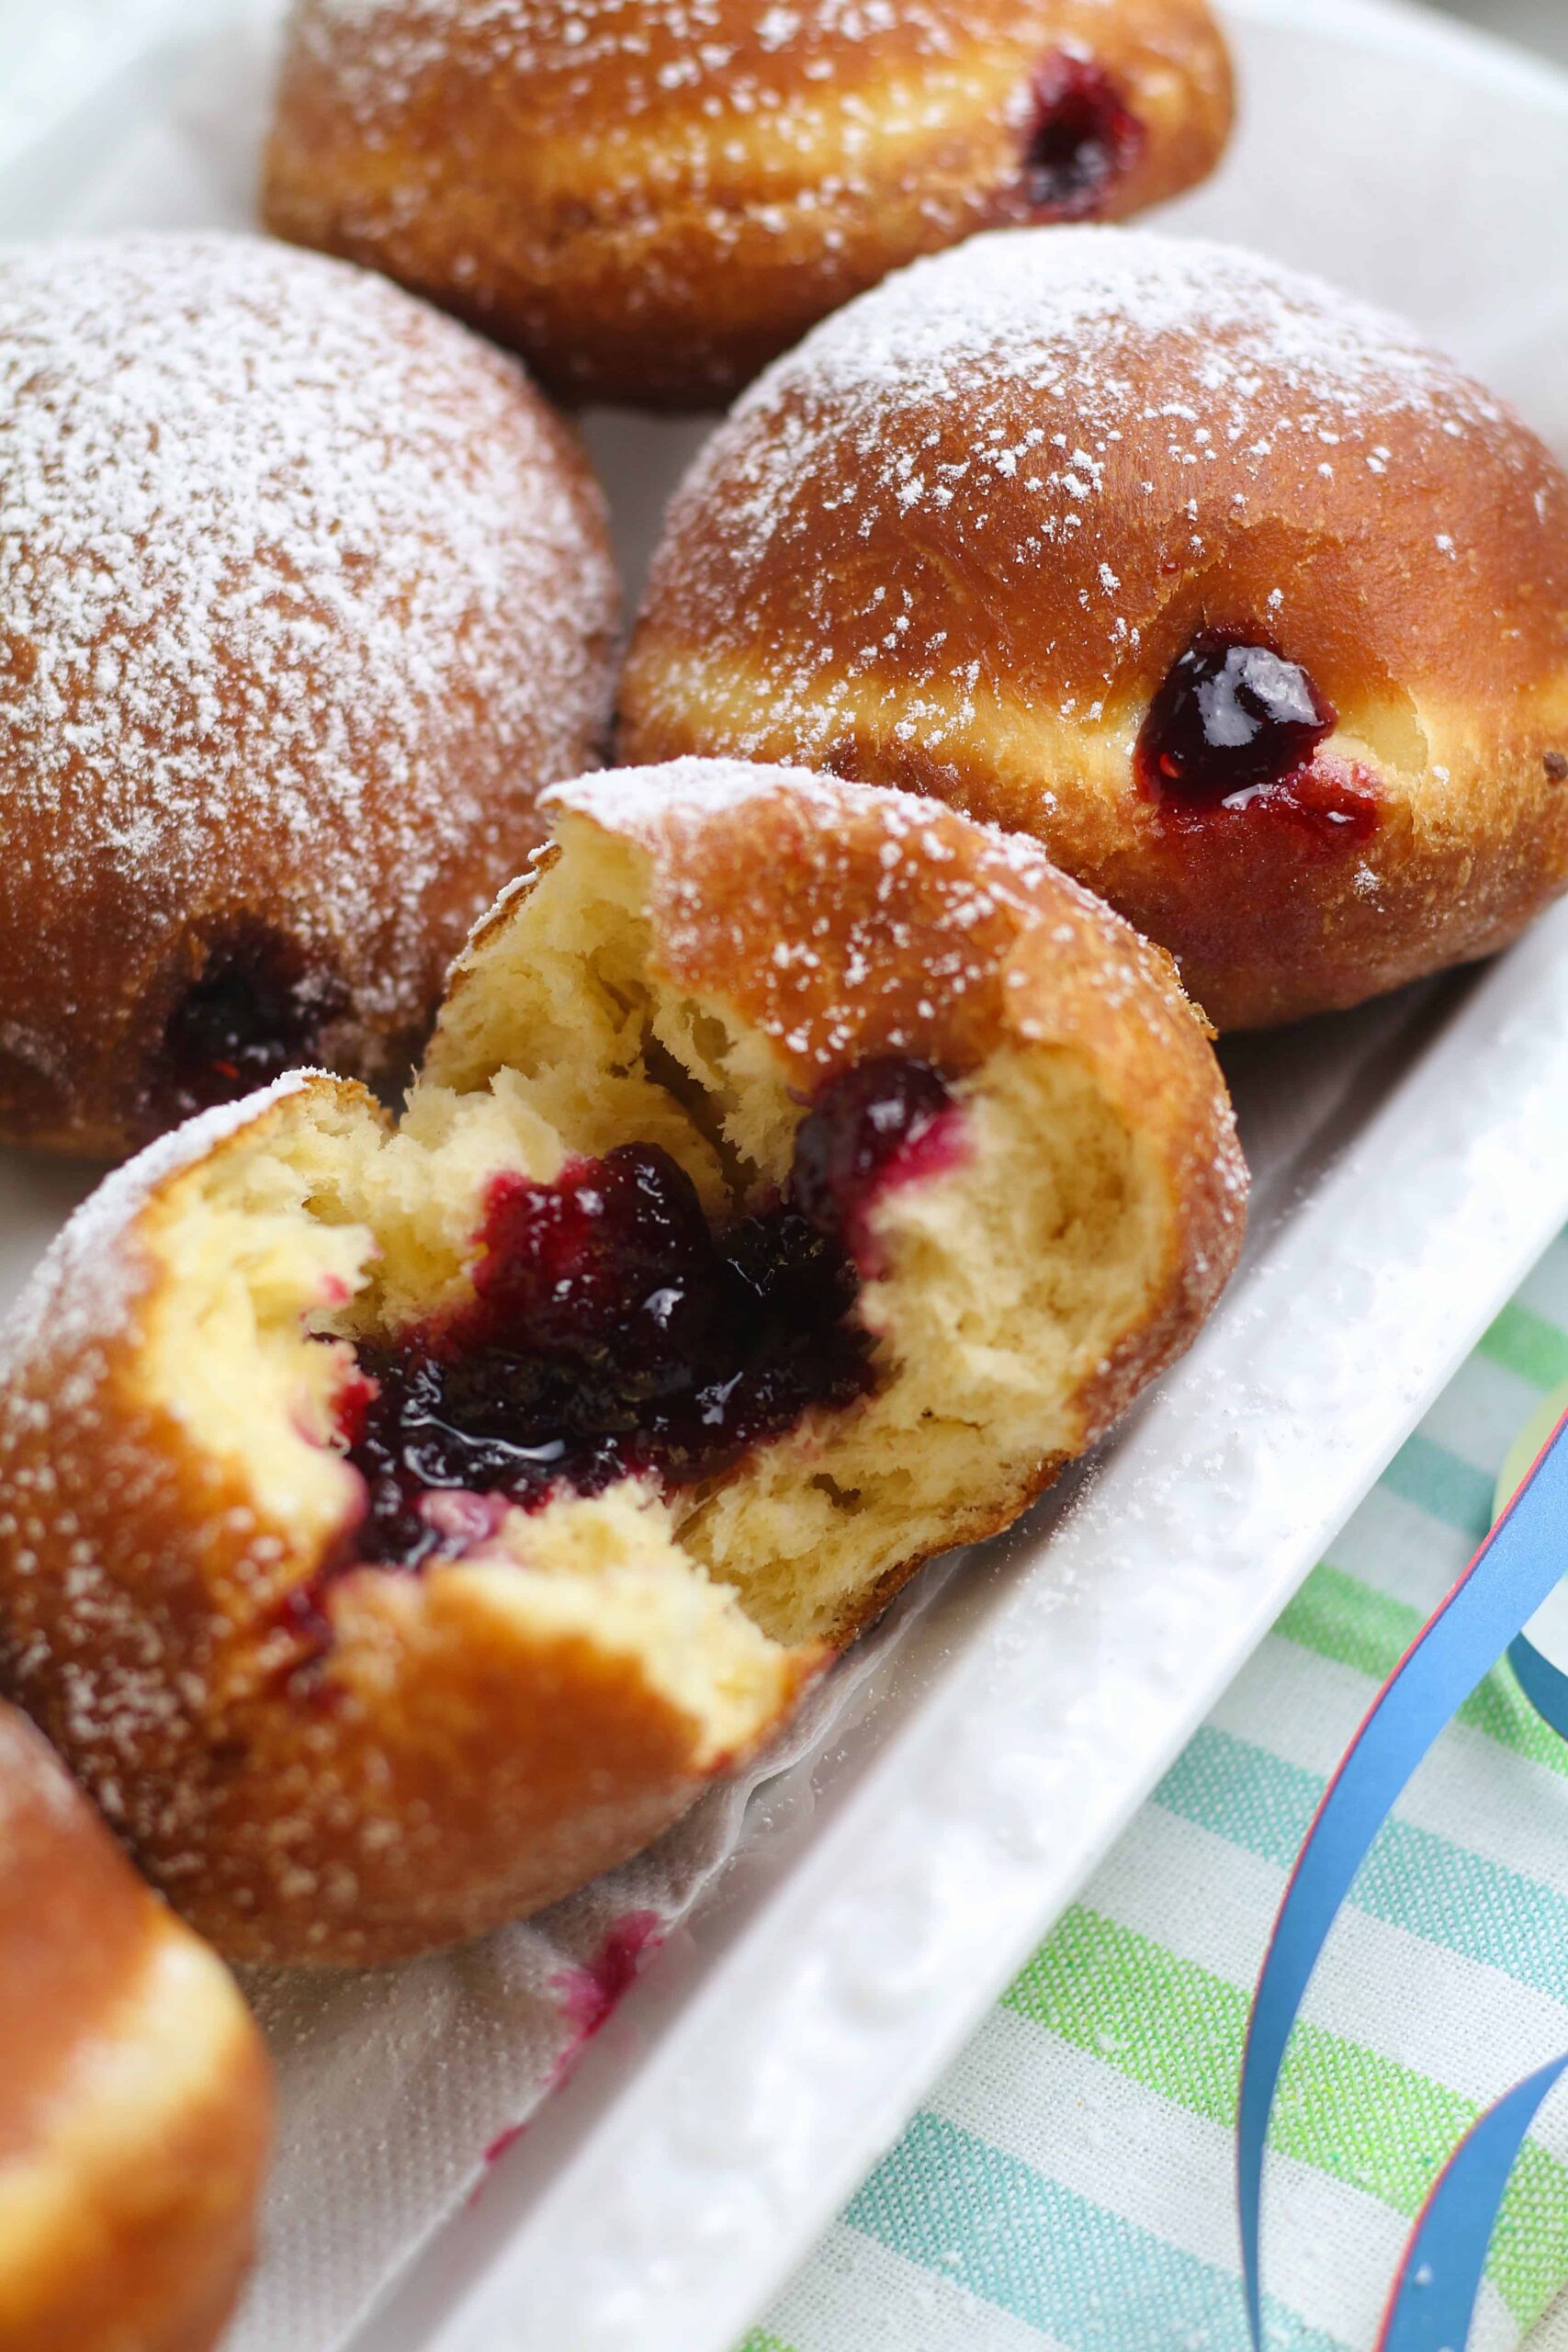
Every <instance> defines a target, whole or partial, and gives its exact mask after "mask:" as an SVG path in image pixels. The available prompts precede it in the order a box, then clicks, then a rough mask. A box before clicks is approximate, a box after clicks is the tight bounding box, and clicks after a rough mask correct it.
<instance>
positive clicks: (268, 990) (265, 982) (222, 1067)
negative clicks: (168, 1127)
mask: <svg viewBox="0 0 1568 2352" xmlns="http://www.w3.org/2000/svg"><path fill="white" fill-rule="evenodd" d="M338 1009H340V1006H339V1004H338V1002H337V1001H336V992H335V991H333V989H331V988H330V987H327V988H323V987H321V986H320V985H318V986H315V987H312V986H310V984H309V982H308V980H307V978H306V975H305V971H304V967H303V959H302V958H301V956H299V951H298V949H296V948H295V947H293V946H292V945H291V944H289V943H288V942H287V941H284V940H281V939H276V938H273V937H271V936H269V935H266V934H264V933H257V934H256V935H254V936H250V937H239V938H235V939H231V940H227V941H225V942H223V943H222V944H220V945H217V946H214V947H213V948H211V949H210V950H209V955H208V958H207V962H206V964H205V965H204V967H203V968H202V971H201V973H200V975H199V977H198V978H197V979H195V980H193V981H192V983H191V985H190V986H189V987H188V988H187V989H186V992H185V994H184V995H183V996H182V997H181V998H180V999H179V1001H177V1003H176V1004H175V1009H174V1011H173V1012H171V1013H170V1015H169V1018H168V1022H167V1023H166V1024H165V1026H164V1037H163V1044H162V1047H161V1049H160V1053H159V1057H158V1077H157V1081H156V1084H155V1086H154V1088H153V1090H152V1091H153V1093H154V1095H155V1097H156V1107H157V1111H158V1114H159V1116H160V1119H161V1120H163V1121H164V1123H165V1124H168V1123H172V1122H173V1121H174V1120H175V1119H183V1118H188V1117H189V1116H190V1114H191V1113H192V1112H194V1111H205V1110H209V1109H210V1107H211V1106H212V1104H213V1103H228V1102H232V1101H233V1100H234V1099H235V1097H236V1096H238V1095H241V1094H248V1093H249V1092H250V1091H251V1089H252V1088H253V1087H256V1086H265V1085H266V1083H267V1082H268V1080H271V1079H275V1078H281V1077H282V1075H283V1073H284V1071H285V1070H288V1069H299V1067H300V1066H301V1064H303V1063H307V1062H310V1060H311V1059H312V1058H313V1057H315V1054H316V1052H317V1050H318V1047H319V1042H320V1038H321V1029H322V1026H323V1024H324V1023H325V1022H326V1020H327V1019H328V1018H329V1017H330V1015H331V1014H332V1013H333V1012H334V1011H336V1010H338Z"/></svg>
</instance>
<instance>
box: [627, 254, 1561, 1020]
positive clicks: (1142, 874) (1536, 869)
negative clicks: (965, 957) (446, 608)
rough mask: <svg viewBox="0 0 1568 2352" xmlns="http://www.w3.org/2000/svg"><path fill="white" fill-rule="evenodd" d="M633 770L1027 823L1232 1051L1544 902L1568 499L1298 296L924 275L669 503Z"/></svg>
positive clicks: (993, 274)
mask: <svg viewBox="0 0 1568 2352" xmlns="http://www.w3.org/2000/svg"><path fill="white" fill-rule="evenodd" d="M621 708H622V711H623V713H624V716H625V726H624V730H623V734H622V738H621V746H620V748H621V755H622V756H623V757H625V758H636V759H653V758H664V757H668V756H671V755H674V754H677V753H682V752H739V753H740V754H742V755H745V756H748V757H751V758H756V759H779V758H791V759H802V760H805V761H807V763H809V764H811V765H814V766H821V767H825V768H829V769H832V770H834V771H836V772H838V773H840V774H844V775H856V776H861V777H864V778H866V779H869V780H871V781H873V782H876V783H882V784H896V785H901V786H907V787H909V788H912V789H916V790H919V791H921V792H926V793H931V794H933V795H936V796H937V797H941V798H942V799H945V800H948V801H951V802H952V803H953V805H955V806H956V807H959V808H962V809H967V810H968V811H970V812H971V813H972V814H974V815H976V816H980V817H984V818H987V819H990V820H995V821H997V822H999V823H1001V824H1004V825H1008V826H1017V827H1020V828H1022V829H1027V830H1028V831H1032V832H1034V833H1036V834H1038V836H1039V837H1040V839H1041V840H1042V841H1043V842H1044V843H1045V844H1046V846H1047V847H1048V849H1049V850H1050V853H1051V854H1052V856H1053V857H1054V858H1055V860H1056V861H1057V863H1058V864H1060V865H1063V866H1065V867H1066V870H1067V871H1068V872H1069V873H1071V874H1074V875H1076V876H1077V877H1078V878H1079V879H1080V880H1081V881H1083V882H1086V883H1088V884H1089V886H1090V887H1091V888H1093V889H1095V890H1097V891H1099V892H1100V894H1101V895H1102V896H1104V897H1105V898H1107V899H1109V900H1110V901H1111V904H1112V905H1114V906H1115V907H1117V908H1119V909H1120V910H1121V911H1122V913H1123V914H1124V915H1126V916H1128V917H1129V918H1130V919H1131V920H1132V921H1133V922H1134V923H1135V924H1137V926H1138V927H1139V929H1140V930H1142V931H1144V932H1145V933H1148V934H1149V935H1150V936H1151V937H1152V938H1155V939H1157V940H1158V941H1160V942H1161V943H1162V944H1164V945H1165V946H1167V947H1168V948H1169V949H1171V950H1172V951H1173V952H1174V954H1175V955H1176V956H1177V958H1178V961H1179V965H1180V967H1181V971H1182V976H1183V978H1184V979H1185V981H1186V984H1187V986H1188V988H1189V989H1190V990H1191V992H1192V994H1193V995H1194V997H1195V998H1196V999H1197V1000H1198V1001H1199V1002H1200V1003H1201V1005H1202V1006H1203V1008H1204V1010H1205V1012H1207V1013H1208V1014H1209V1016H1210V1018H1211V1019H1212V1020H1213V1021H1214V1022H1215V1023H1217V1024H1218V1025H1219V1026H1220V1027H1221V1028H1229V1027H1236V1026H1247V1025H1257V1024H1261V1023H1270V1022H1278V1021H1284V1020H1289V1019H1292V1018H1293V1017H1294V1016H1296V1015H1298V1014H1302V1013H1306V1012H1316V1011H1320V1010H1323V1009H1325V1008H1328V1007H1333V1006H1339V1005H1348V1004H1353V1003H1355V1002H1356V1001H1358V1000H1359V999H1361V998H1363V997H1367V996H1370V995H1371V994H1373V993H1375V992H1376V991H1377V990H1380V989H1388V988H1392V987H1393V986H1395V985H1396V984H1397V983H1399V982H1400V981H1403V980H1406V979H1409V978H1413V977H1414V976H1416V974H1420V973H1425V972H1430V971H1433V970H1436V969H1438V968H1439V967H1443V966H1447V965H1450V964H1455V963H1461V962H1463V961H1466V960H1467V959H1470V958H1472V957H1476V956H1484V955H1486V954H1488V953H1489V952H1490V951H1491V950H1493V949H1495V948H1496V947H1499V946H1501V945H1503V944H1505V943H1506V941H1507V940H1509V939H1511V938H1512V937H1513V936H1514V934H1515V933H1517V931H1518V930H1519V929H1520V927H1521V926H1522V925H1523V924H1524V923H1525V922H1528V921H1529V918H1530V917H1531V916H1532V915H1533V914H1535V913H1536V912H1537V911H1538V910H1540V908H1541V907H1542V906H1543V905H1544V904H1545V903H1546V901H1547V900H1549V899H1551V897H1553V895H1554V894H1555V893H1556V892H1558V891H1559V890H1560V889H1561V888H1562V885H1563V881H1564V877H1565V876H1568V481H1565V479H1564V476H1563V473H1562V469H1561V467H1560V466H1559V465H1558V464H1557V463H1556V462H1555V460H1554V459H1553V458H1551V456H1550V455H1549V453H1548V452H1547V450H1546V449H1545V448H1543V447H1542V446H1541V445H1540V442H1539V441H1537V440H1536V439H1535V438H1534V437H1533V436H1532V435H1530V434H1529V432H1528V431H1527V430H1526V429H1525V427H1524V426H1523V425H1522V424H1520V423H1519V422H1518V420H1517V418H1516V417H1515V416H1514V415H1512V414H1511V413H1509V411H1508V410H1507V409H1506V407H1504V405H1503V404H1502V403H1501V402H1500V401H1496V400H1495V399H1493V398H1492V397H1491V396H1490V395H1489V394H1488V393H1486V392H1485V391H1483V390H1481V389H1480V388H1479V387H1478V386H1476V385H1475V384H1473V383H1472V382H1470V381H1469V380H1468V379H1466V378H1465V377H1464V376H1463V375H1461V373H1460V371H1459V370H1458V368H1455V367H1453V366H1452V365H1451V364H1450V362H1449V361H1447V360H1445V359H1442V358H1440V357H1438V356H1436V355H1435V354H1434V353H1432V352H1430V351H1427V350H1426V349H1424V348H1423V347H1422V346H1421V345H1420V344H1419V343H1417V342H1416V340H1415V338H1414V336H1413V334H1411V333H1409V332H1408V331H1406V330H1405V329H1404V328H1403V327H1401V326H1399V325H1398V324H1397V323H1395V322H1393V321H1392V320H1389V319H1387V318H1385V317H1383V316H1382V314H1380V313H1376V312H1374V311H1369V310H1367V309H1365V308H1363V307H1362V306H1360V305H1359V304H1358V303H1355V302H1352V301H1350V300H1347V299H1345V298H1343V297H1341V296H1339V295H1337V294H1335V293H1332V292H1331V291H1330V290H1329V289H1328V288H1325V287H1323V286H1320V285H1318V284H1316V283H1315V282H1314V281H1312V280H1308V279H1304V278H1302V277H1296V276H1295V275H1293V274H1292V273H1289V272H1287V271H1284V270H1280V269H1277V268H1275V267H1273V266H1270V265H1269V264H1267V263H1265V262H1262V261H1259V260H1258V259H1256V258H1253V257H1251V256H1249V255H1247V254H1241V253H1235V252H1232V251H1229V250H1226V249H1224V248H1221V247H1217V246H1213V245H1207V244H1196V243H1179V242H1176V241H1171V240H1166V239H1162V238H1157V237H1153V236H1150V235H1147V234H1146V233H1145V232H1139V231H1118V232H1108V231H1103V230H1096V229H1077V230H1061V231H1055V232H1052V233H1051V234H1049V235H1046V234H1043V233H1036V232H1031V231H1027V230H1025V231H1016V232H1002V233H999V234H998V235H996V236H993V237H985V238H979V239H976V241H975V242H974V243H971V244H969V245H968V246H966V247H965V248H964V250H963V251H962V252H961V253H956V254H947V255H943V256H942V257H941V258H939V259H935V260H931V261H928V262H922V263H918V264H917V265H916V266H914V267H913V268H912V269H910V270H909V271H908V272H907V273H905V274H904V275H902V276H901V277H897V278H895V279H893V280H891V281H890V282H889V283H888V284H887V285H886V286H885V287H882V288H879V289H878V290H877V291H876V292H875V293H873V294H870V295H867V296H866V297H865V298H864V299H863V300H862V301H861V302H859V303H857V304H855V305H853V306H852V307H851V308H850V309H849V310H847V311H842V312H840V315H839V316H838V317H837V318H835V319H832V320H829V321H828V322H826V323H825V324H824V325H823V326H821V327H819V328H818V330H817V332H816V333H815V334H813V335H812V336H811V337H810V338H809V339H808V341H807V343H806V344H805V345H804V346H803V347H802V348H801V350H800V351H799V352H797V353H795V354H794V355H792V356H790V357H788V358H786V359H784V360H783V361H781V362H780V363H779V365H778V366H777V367H776V368H774V369H773V371H772V372H771V373H770V374H769V375H768V376H767V377H766V379H764V380H763V381H762V382H761V383H760V384H759V385H757V386H756V387H755V388H754V389H753V390H752V391H751V392H750V394H748V395H747V396H746V398H745V399H744V400H743V401H741V403H740V404H739V407H738V409H737V411H736V413H735V414H734V415H733V416H732V417H731V418H730V420H729V421H728V424H725V425H724V426H723V427H722V428H721V429H720V431H719V433H718V434H717V435H716V438H715V439H714V441H713V442H712V443H711V445H710V446H709V447H708V449H707V450H706V451H705V453H704V455H703V456H702V457H701V458H699V460H698V462H697V465H696V467H695V469H694V473H693V474H692V476H691V477H690V479H689V480H688V481H687V482H686V484H685V485H684V487H683V489H682V492H680V493H679V495H678V497H677V499H676V501H675V503H674V505H673V508H672V510H671V517H670V521H669V525H668V528H667V531H666V535H665V538H664V542H663V545H662V548H661V550H660V554H659V556H658V559H657V560H656V562H655V565H654V570H653V575H652V581H651V584H650V587H649V594H648V599H647V603H646V605H645V607H644V612H643V616H642V619H641V623H640V625H639V628H638V629H637V635H636V638H635V640H634V644H633V649H632V653H631V658H630V663H629V667H628V670H627V673H626V679H625V682H624V684H623V687H622V693H621Z"/></svg>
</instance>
